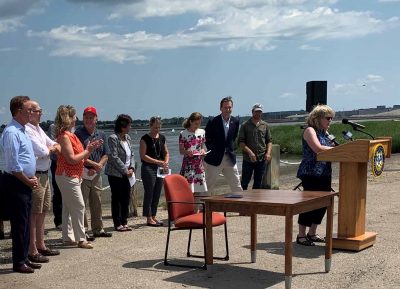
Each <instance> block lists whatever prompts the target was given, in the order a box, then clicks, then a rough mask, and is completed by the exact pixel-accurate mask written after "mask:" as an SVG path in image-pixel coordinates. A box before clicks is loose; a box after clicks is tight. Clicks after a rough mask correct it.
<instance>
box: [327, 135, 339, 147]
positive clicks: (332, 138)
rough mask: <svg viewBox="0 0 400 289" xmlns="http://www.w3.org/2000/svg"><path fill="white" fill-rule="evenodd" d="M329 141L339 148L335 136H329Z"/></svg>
mask: <svg viewBox="0 0 400 289" xmlns="http://www.w3.org/2000/svg"><path fill="white" fill-rule="evenodd" d="M328 139H329V140H330V141H331V142H333V143H334V145H335V146H338V145H339V143H338V142H337V141H336V137H335V136H334V135H333V134H328Z"/></svg>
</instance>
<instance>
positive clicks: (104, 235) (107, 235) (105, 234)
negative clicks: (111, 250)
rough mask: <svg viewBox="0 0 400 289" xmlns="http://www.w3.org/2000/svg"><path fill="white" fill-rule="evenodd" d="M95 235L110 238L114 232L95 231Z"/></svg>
mask: <svg viewBox="0 0 400 289" xmlns="http://www.w3.org/2000/svg"><path fill="white" fill-rule="evenodd" d="M93 236H94V237H96V238H99V237H105V238H109V237H112V233H109V232H105V231H101V232H98V233H93Z"/></svg>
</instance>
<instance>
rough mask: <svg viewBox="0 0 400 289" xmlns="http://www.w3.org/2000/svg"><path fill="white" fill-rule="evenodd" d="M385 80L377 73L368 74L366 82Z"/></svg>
mask: <svg viewBox="0 0 400 289" xmlns="http://www.w3.org/2000/svg"><path fill="white" fill-rule="evenodd" d="M382 81H384V79H383V77H382V76H380V75H376V74H368V75H367V77H366V80H365V82H382Z"/></svg>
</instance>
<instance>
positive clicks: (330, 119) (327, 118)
mask: <svg viewBox="0 0 400 289" xmlns="http://www.w3.org/2000/svg"><path fill="white" fill-rule="evenodd" d="M325 119H326V120H327V121H332V119H333V117H331V116H327V117H325Z"/></svg>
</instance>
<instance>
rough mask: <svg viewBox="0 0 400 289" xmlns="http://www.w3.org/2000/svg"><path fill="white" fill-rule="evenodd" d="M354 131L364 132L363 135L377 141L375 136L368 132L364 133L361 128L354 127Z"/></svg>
mask: <svg viewBox="0 0 400 289" xmlns="http://www.w3.org/2000/svg"><path fill="white" fill-rule="evenodd" d="M353 129H354V130H355V131H359V132H362V133H363V134H366V135H368V136H370V137H371V138H372V139H375V138H374V136H373V135H372V134H370V133H368V132H366V131H363V130H361V129H359V128H358V127H356V126H353Z"/></svg>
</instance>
